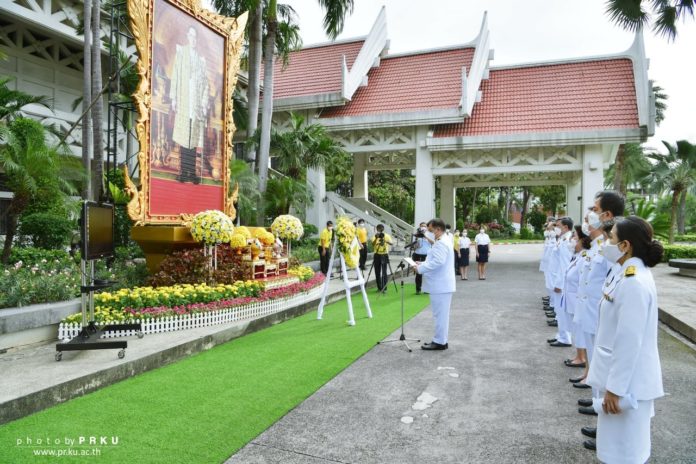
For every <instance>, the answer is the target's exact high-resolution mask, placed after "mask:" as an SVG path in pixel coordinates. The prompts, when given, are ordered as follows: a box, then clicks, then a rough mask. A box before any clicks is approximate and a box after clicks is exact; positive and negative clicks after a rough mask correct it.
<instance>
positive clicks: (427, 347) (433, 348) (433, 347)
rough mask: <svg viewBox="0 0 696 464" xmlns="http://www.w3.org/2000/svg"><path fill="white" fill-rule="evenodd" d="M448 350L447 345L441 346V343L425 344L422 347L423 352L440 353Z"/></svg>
mask: <svg viewBox="0 0 696 464" xmlns="http://www.w3.org/2000/svg"><path fill="white" fill-rule="evenodd" d="M447 348H448V345H447V343H445V344H444V345H440V344H439V343H435V342H430V343H424V344H423V345H422V346H421V350H426V351H440V350H446V349H447Z"/></svg>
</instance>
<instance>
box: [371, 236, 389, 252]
mask: <svg viewBox="0 0 696 464" xmlns="http://www.w3.org/2000/svg"><path fill="white" fill-rule="evenodd" d="M377 240H378V239H377V237H372V249H373V250H374V252H375V254H378V255H386V254H388V253H389V245H391V244H392V238H391V235H389V234H387V233H385V234H384V244H382V245H381V246H377ZM380 243H381V240H380Z"/></svg>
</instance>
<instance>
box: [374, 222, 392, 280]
mask: <svg viewBox="0 0 696 464" xmlns="http://www.w3.org/2000/svg"><path fill="white" fill-rule="evenodd" d="M389 245H393V241H392V238H391V236H390V235H389V234H385V233H384V225H382V224H378V225H377V233H376V234H375V236H374V237H372V249H373V250H374V258H373V266H374V268H375V280H376V281H377V290H378V291H380V292H381V291H382V289H384V287H386V286H387V281H388V276H387V266H388V264H389Z"/></svg>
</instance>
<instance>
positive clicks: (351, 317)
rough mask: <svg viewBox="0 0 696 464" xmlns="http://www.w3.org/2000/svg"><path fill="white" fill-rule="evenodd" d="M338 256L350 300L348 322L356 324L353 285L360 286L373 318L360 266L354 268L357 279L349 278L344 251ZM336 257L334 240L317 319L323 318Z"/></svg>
mask: <svg viewBox="0 0 696 464" xmlns="http://www.w3.org/2000/svg"><path fill="white" fill-rule="evenodd" d="M356 244H357V239H353V246H354V245H356ZM351 248H352V247H351ZM338 256H339V258H340V259H341V274H342V275H343V285H344V286H345V290H346V301H347V302H348V318H349V319H348V324H349V325H355V316H354V314H353V302H352V300H351V297H350V296H351V295H350V290H351V289H352V288H353V287H357V286H358V285H359V286H360V291H361V292H362V297H363V302H364V303H365V309H366V310H367V317H369V318H370V319H371V318H372V310H371V309H370V300H368V299H367V291H366V290H365V279H364V278H363V275H362V272H361V271H360V268H359V267H356V268H354V269H355V271H356V273H357V279H356V280H353V281H351V280H350V279H348V269H347V266H346V260H345V258H344V257H343V253H341V252H340V251H339V252H338ZM335 257H336V240H333V243H332V245H331V258H329V275H328V276H326V280H325V281H324V289H323V291H322V293H321V301H320V302H319V309H318V310H317V319H319V320H321V316H322V315H323V314H324V305H325V304H326V297H327V295H328V293H329V282H330V280H331V279H330V278H329V276H330V275H331V270H332V269H333V263H334V258H335Z"/></svg>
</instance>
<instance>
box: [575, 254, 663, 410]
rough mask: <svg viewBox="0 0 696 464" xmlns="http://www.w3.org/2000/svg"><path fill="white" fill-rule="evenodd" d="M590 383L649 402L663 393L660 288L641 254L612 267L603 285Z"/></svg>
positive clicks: (620, 394)
mask: <svg viewBox="0 0 696 464" xmlns="http://www.w3.org/2000/svg"><path fill="white" fill-rule="evenodd" d="M603 292H604V296H603V299H602V302H601V305H600V309H599V328H598V330H597V338H596V340H595V347H594V356H593V358H592V363H591V364H590V372H589V374H588V377H587V383H588V384H590V385H592V386H593V387H595V388H597V389H599V390H600V391H604V390H606V391H610V392H612V393H614V394H615V395H618V396H621V397H623V396H626V395H628V394H630V395H632V396H633V398H635V399H636V400H638V401H647V400H653V399H655V398H659V397H661V396H663V395H664V391H663V389H662V370H661V368H660V357H659V354H658V351H657V290H656V288H655V281H654V280H653V276H652V273H651V272H650V270H649V269H648V268H647V267H646V266H645V265H644V264H643V261H642V260H641V259H639V258H630V259H628V260H626V262H625V263H624V264H623V266H621V268H620V269H619V270H618V272H612V273H611V275H610V277H609V278H608V279H607V281H606V283H605V284H604V288H603Z"/></svg>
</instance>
